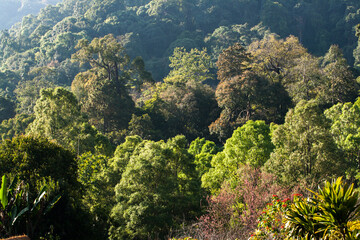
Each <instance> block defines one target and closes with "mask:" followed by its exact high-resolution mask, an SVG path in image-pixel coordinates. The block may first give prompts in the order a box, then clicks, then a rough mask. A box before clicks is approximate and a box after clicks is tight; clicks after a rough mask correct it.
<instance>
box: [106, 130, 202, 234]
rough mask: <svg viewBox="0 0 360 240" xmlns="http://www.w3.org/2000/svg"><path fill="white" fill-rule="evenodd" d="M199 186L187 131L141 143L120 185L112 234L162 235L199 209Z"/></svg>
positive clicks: (116, 195) (113, 217) (132, 156)
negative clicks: (188, 143)
mask: <svg viewBox="0 0 360 240" xmlns="http://www.w3.org/2000/svg"><path fill="white" fill-rule="evenodd" d="M199 187H200V183H199V181H198V180H197V173H196V171H195V166H194V164H193V158H192V156H191V155H190V154H189V153H188V152H187V141H186V139H185V137H184V136H177V137H175V138H172V139H169V140H168V141H167V142H166V143H165V142H163V141H160V142H153V141H143V142H141V143H139V144H138V145H137V146H136V147H135V149H134V151H133V153H132V155H131V156H129V162H128V164H127V165H126V168H125V171H124V172H123V174H122V177H121V180H120V182H119V183H118V184H117V185H116V187H115V199H116V205H115V206H114V208H113V209H112V212H111V218H112V227H111V228H110V230H109V234H110V239H123V238H139V239H144V238H152V239H156V238H163V237H164V236H166V234H167V233H168V232H169V230H170V229H171V228H173V229H174V228H176V226H179V224H180V223H183V221H186V220H188V219H192V218H193V217H194V214H196V213H197V211H198V210H199V209H198V207H199V206H198V200H199V198H200V196H199V195H198V194H199Z"/></svg>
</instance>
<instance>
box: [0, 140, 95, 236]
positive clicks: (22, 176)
mask: <svg viewBox="0 0 360 240" xmlns="http://www.w3.org/2000/svg"><path fill="white" fill-rule="evenodd" d="M0 169H1V170H0V175H4V174H10V175H13V176H14V175H17V176H18V177H19V180H20V181H22V180H23V181H24V182H26V184H28V186H29V187H28V189H29V193H31V194H33V195H29V199H31V198H33V199H35V198H36V196H34V195H36V194H37V193H38V191H37V189H38V188H39V187H40V186H41V184H42V183H41V181H42V180H43V179H44V178H45V179H46V180H49V179H51V180H52V181H53V182H55V183H56V184H58V186H59V188H58V190H59V192H55V193H61V195H62V198H61V199H60V201H59V202H58V203H57V205H56V206H55V207H54V209H53V210H52V211H51V212H49V213H48V215H47V217H46V218H43V219H42V221H43V224H44V226H50V225H53V226H54V234H58V235H59V236H60V237H65V236H69V235H71V236H74V237H76V238H81V237H80V236H82V237H84V236H88V235H89V234H88V233H89V231H88V229H86V227H88V226H86V225H87V224H88V223H89V222H87V221H84V220H86V218H85V216H86V215H85V214H84V212H83V211H82V210H81V208H80V202H79V201H78V200H79V199H80V192H81V191H79V190H81V188H80V184H79V182H78V181H77V165H76V161H75V155H73V154H72V153H71V152H70V151H68V150H66V149H64V148H63V147H61V146H59V145H57V144H55V143H53V142H50V141H49V140H47V139H45V138H35V137H31V136H19V137H15V138H13V139H12V140H4V141H1V143H0ZM69 219H71V221H69ZM38 230H39V231H37V232H36V234H38V235H41V234H43V235H44V234H45V233H46V232H48V231H49V229H48V228H45V229H41V230H40V229H38Z"/></svg>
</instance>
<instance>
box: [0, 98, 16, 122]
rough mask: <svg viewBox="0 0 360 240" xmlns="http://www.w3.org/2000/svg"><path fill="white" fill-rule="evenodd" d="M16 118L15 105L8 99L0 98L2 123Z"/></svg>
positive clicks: (0, 120) (0, 119) (0, 118)
mask: <svg viewBox="0 0 360 240" xmlns="http://www.w3.org/2000/svg"><path fill="white" fill-rule="evenodd" d="M14 116H15V103H14V102H13V101H11V99H9V98H8V97H3V96H0V123H1V122H2V121H4V120H6V119H9V118H13V117H14Z"/></svg>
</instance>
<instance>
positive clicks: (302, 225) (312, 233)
mask: <svg viewBox="0 0 360 240" xmlns="http://www.w3.org/2000/svg"><path fill="white" fill-rule="evenodd" d="M318 212H319V208H318V207H317V206H316V205H313V204H312V203H311V200H310V199H300V198H295V199H294V203H293V204H292V205H291V207H290V209H289V211H288V212H287V213H286V215H285V221H286V224H285V230H286V231H287V232H288V235H289V237H292V238H293V239H305V240H313V239H319V237H320V235H319V233H318V230H319V226H318V224H317V223H316V222H315V221H314V216H315V215H316V214H317V213H318Z"/></svg>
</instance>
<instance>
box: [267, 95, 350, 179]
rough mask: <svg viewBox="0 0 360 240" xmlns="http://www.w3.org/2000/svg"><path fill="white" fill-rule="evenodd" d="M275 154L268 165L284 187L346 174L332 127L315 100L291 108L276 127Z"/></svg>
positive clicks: (274, 131) (274, 135)
mask: <svg viewBox="0 0 360 240" xmlns="http://www.w3.org/2000/svg"><path fill="white" fill-rule="evenodd" d="M271 139H272V142H273V143H274V145H275V149H274V152H273V153H272V154H271V155H270V159H269V160H268V161H267V162H266V164H265V169H266V171H268V172H270V173H274V174H275V175H276V176H277V177H278V180H279V181H280V182H282V183H284V184H288V185H292V184H297V183H299V182H303V181H305V183H306V184H312V183H316V181H319V180H321V179H327V178H329V177H332V176H341V175H343V174H345V171H346V170H345V169H346V162H345V161H344V157H343V155H342V152H341V151H340V150H339V149H338V146H337V145H336V144H335V142H334V139H333V137H332V135H331V133H330V124H329V122H328V120H327V119H326V118H325V116H324V114H323V113H322V111H321V110H320V108H319V106H318V104H317V103H316V102H315V101H314V100H312V101H309V102H306V101H301V102H299V103H298V104H297V105H296V107H295V108H294V109H291V110H290V111H289V112H288V113H287V114H286V118H285V123H284V124H283V125H278V126H273V132H272V138H271Z"/></svg>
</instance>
